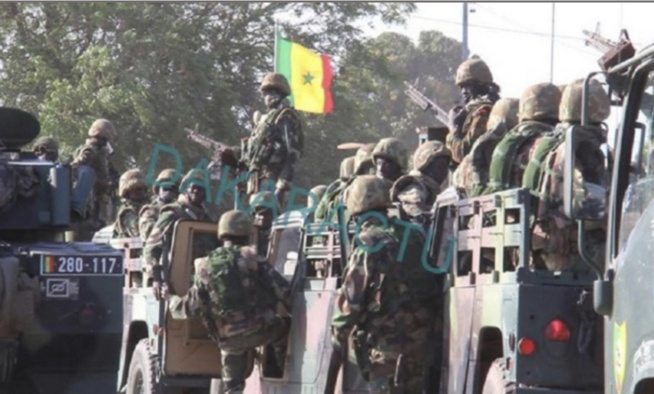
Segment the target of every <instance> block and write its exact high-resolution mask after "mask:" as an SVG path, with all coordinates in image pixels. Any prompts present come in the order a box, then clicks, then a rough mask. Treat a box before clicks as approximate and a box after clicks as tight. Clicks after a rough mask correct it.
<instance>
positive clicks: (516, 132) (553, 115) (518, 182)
mask: <svg viewBox="0 0 654 394" xmlns="http://www.w3.org/2000/svg"><path fill="white" fill-rule="evenodd" d="M560 101H561V92H560V90H559V89H558V88H557V87H556V85H553V84H551V83H547V82H546V83H539V84H536V85H532V86H530V87H528V88H527V89H526V90H525V91H524V92H523V94H522V96H521V97H520V104H519V111H518V121H519V123H518V125H516V126H515V127H514V128H512V129H511V130H509V131H508V132H507V133H506V134H505V135H504V137H502V139H501V140H500V141H499V142H498V143H497V145H496V146H495V149H494V150H493V156H492V158H491V162H490V166H489V170H488V178H489V179H488V184H487V186H486V187H485V188H484V190H483V193H494V192H497V191H501V190H508V189H511V188H515V187H521V186H522V185H523V176H524V175H525V172H526V169H527V165H528V164H529V161H530V158H531V156H532V154H533V152H534V149H535V148H536V146H537V145H538V143H539V141H540V138H543V137H548V136H549V135H550V134H551V132H552V131H553V130H554V126H555V125H556V124H557V123H558V112H559V103H560Z"/></svg>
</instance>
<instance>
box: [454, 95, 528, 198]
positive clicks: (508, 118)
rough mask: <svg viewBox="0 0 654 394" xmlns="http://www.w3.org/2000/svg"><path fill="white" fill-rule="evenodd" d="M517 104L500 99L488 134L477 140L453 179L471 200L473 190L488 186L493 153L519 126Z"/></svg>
mask: <svg viewBox="0 0 654 394" xmlns="http://www.w3.org/2000/svg"><path fill="white" fill-rule="evenodd" d="M518 103H519V100H518V99H515V98H501V99H499V100H497V101H496V102H495V104H494V105H493V109H491V113H490V116H489V118H488V123H487V125H486V127H487V128H486V132H485V133H484V134H483V135H482V136H481V137H479V139H477V141H476V142H475V143H474V145H473V146H472V150H471V151H470V153H468V154H467V155H466V156H465V157H464V158H463V160H462V161H461V164H459V166H458V167H457V169H456V171H454V174H453V176H452V183H453V185H454V186H455V187H456V188H458V189H459V190H461V191H465V193H466V194H467V195H468V196H473V195H474V190H479V188H480V187H482V186H484V185H486V183H487V182H488V167H489V166H490V162H491V157H492V155H493V149H495V146H496V145H497V143H498V142H499V141H500V140H501V139H502V137H503V136H504V134H506V132H507V131H509V130H511V129H512V128H513V127H515V126H516V125H517V124H518Z"/></svg>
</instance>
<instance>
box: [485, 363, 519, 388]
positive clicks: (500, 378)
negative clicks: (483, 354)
mask: <svg viewBox="0 0 654 394" xmlns="http://www.w3.org/2000/svg"><path fill="white" fill-rule="evenodd" d="M507 375H508V373H507V370H506V365H505V363H504V359H502V358H498V359H496V360H495V361H493V364H491V366H490V368H489V369H488V374H487V375H486V380H485V381H484V388H483V389H482V391H481V394H514V393H515V383H512V382H508V381H507V380H506V376H507Z"/></svg>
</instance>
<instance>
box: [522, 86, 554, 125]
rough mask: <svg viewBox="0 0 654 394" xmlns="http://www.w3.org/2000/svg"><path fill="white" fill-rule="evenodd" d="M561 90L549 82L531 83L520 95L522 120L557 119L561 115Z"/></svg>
mask: <svg viewBox="0 0 654 394" xmlns="http://www.w3.org/2000/svg"><path fill="white" fill-rule="evenodd" d="M560 102H561V91H560V90H559V88H558V87H556V85H554V84H551V83H549V82H544V83H538V84H535V85H531V86H530V87H528V88H527V89H525V91H524V92H523V93H522V96H521V97H520V110H519V111H518V118H519V121H520V122H524V121H525V120H548V119H550V120H556V119H558V117H559V103H560Z"/></svg>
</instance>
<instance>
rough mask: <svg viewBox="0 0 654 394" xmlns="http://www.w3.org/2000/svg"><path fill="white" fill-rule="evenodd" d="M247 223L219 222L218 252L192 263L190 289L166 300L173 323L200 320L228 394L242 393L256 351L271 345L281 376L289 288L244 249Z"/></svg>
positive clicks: (232, 215)
mask: <svg viewBox="0 0 654 394" xmlns="http://www.w3.org/2000/svg"><path fill="white" fill-rule="evenodd" d="M251 231H252V221H251V219H250V218H249V217H248V215H247V214H246V213H245V212H240V211H229V212H226V213H225V214H224V215H223V216H222V217H221V218H220V221H219V222H218V238H219V239H221V240H222V241H223V246H221V247H219V248H217V249H216V250H214V251H212V252H211V253H210V254H209V255H208V256H206V257H202V258H198V259H196V260H195V276H194V280H193V286H192V287H191V288H190V289H189V291H188V293H187V294H186V295H184V296H183V297H180V296H176V295H171V294H169V291H168V288H167V286H166V287H164V289H163V298H164V299H167V300H168V301H169V310H170V312H171V315H172V317H173V319H188V318H189V317H192V316H197V315H199V316H201V317H202V320H203V323H204V325H205V326H206V328H207V331H208V332H209V335H210V337H211V339H212V340H213V341H214V342H215V343H216V344H217V345H218V347H220V353H221V365H222V371H221V373H222V382H223V384H224V386H225V388H226V390H227V391H226V392H227V393H242V392H243V390H244V389H245V380H246V379H247V377H248V376H249V375H250V373H251V372H252V368H253V365H254V354H255V351H256V348H257V347H259V346H265V345H272V346H273V348H274V350H275V356H276V359H277V363H278V367H279V371H278V372H280V371H283V365H284V361H285V360H284V358H285V354H286V347H287V346H286V344H287V335H288V334H287V333H288V330H289V327H290V326H289V322H290V313H289V309H290V302H289V285H288V282H287V281H286V280H285V279H284V278H283V277H282V276H281V275H280V274H279V273H277V272H276V271H275V270H273V269H272V268H271V267H270V265H269V264H268V263H267V262H263V263H262V262H259V261H258V259H257V255H256V252H255V251H254V250H253V249H252V248H251V247H250V246H247V243H248V237H249V235H250V232H251Z"/></svg>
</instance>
